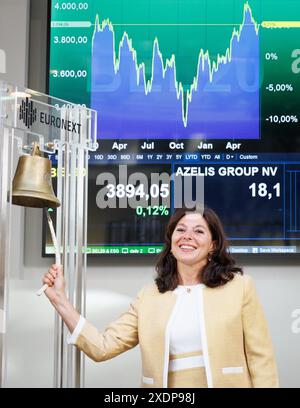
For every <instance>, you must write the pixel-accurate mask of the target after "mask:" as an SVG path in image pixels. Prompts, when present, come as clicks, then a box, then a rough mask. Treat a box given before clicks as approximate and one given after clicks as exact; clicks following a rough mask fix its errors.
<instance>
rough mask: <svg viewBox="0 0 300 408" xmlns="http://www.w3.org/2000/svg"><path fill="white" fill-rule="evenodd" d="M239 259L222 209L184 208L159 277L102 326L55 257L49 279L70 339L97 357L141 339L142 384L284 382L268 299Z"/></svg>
mask: <svg viewBox="0 0 300 408" xmlns="http://www.w3.org/2000/svg"><path fill="white" fill-rule="evenodd" d="M234 265H235V262H234V260H233V259H232V257H231V256H230V254H229V253H228V251H227V246H226V242H225V237H224V232H223V228H222V225H221V223H220V220H219V218H218V217H217V215H216V214H215V213H214V212H213V211H212V210H211V209H205V210H204V212H203V214H201V213H200V212H197V211H188V210H185V209H178V210H176V211H175V212H174V214H173V215H172V217H171V218H170V221H169V224H168V226H167V230H166V236H165V245H164V249H163V251H162V252H161V254H160V256H159V258H158V262H157V265H156V271H157V277H156V280H155V284H153V285H149V286H146V287H144V288H143V289H142V290H141V291H140V292H139V294H138V296H137V298H136V299H135V300H134V301H133V302H132V304H131V305H130V308H129V310H128V311H127V312H125V313H124V314H122V315H121V316H120V317H119V319H117V320H116V321H114V322H113V323H111V324H110V325H109V326H108V327H107V328H106V330H105V331H104V332H103V333H99V332H98V330H97V329H96V328H95V327H94V326H92V325H91V324H90V323H89V322H87V321H86V320H85V319H84V318H83V317H82V316H80V315H79V314H78V312H77V311H76V310H75V309H74V308H73V306H72V305H71V304H70V302H69V301H68V300H67V298H66V295H65V291H64V279H63V275H62V270H61V268H59V267H58V266H56V265H52V267H51V268H50V269H49V271H48V273H47V274H46V275H45V276H44V279H43V282H44V283H47V284H48V285H49V288H48V289H47V290H46V292H45V293H46V295H47V297H48V298H49V299H50V301H51V302H52V304H53V305H54V307H55V308H56V310H57V311H58V313H59V314H60V315H61V316H62V318H63V320H64V322H65V324H66V325H67V327H68V329H69V330H70V332H71V333H72V335H71V337H70V340H69V342H70V343H71V344H75V345H76V346H77V347H79V349H80V350H82V351H83V352H84V353H85V354H87V355H88V356H89V357H90V358H92V359H93V360H94V361H104V360H108V359H110V358H112V357H115V356H117V355H119V354H120V353H123V352H124V351H126V350H129V349H131V348H133V347H135V346H136V345H137V344H139V345H140V349H141V356H142V370H143V374H142V387H158V388H161V387H170V388H174V387H209V388H211V387H278V378H277V370H276V363H275V360H274V355H273V350H272V344H271V340H270V336H269V332H268V327H267V323H266V320H265V317H264V314H263V310H262V307H261V305H260V303H259V301H258V298H257V295H256V292H255V288H254V286H253V283H252V280H251V278H250V277H249V276H243V272H242V270H241V268H238V267H236V266H234Z"/></svg>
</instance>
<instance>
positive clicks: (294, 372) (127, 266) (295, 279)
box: [0, 0, 300, 387]
mask: <svg viewBox="0 0 300 408" xmlns="http://www.w3.org/2000/svg"><path fill="white" fill-rule="evenodd" d="M45 3H46V2H45V1H44V0H35V1H33V2H32V8H31V17H32V19H33V22H32V26H31V28H32V32H31V39H32V41H33V43H34V47H33V48H31V52H30V59H31V64H30V75H29V78H30V83H29V85H30V86H31V87H32V88H33V89H37V90H40V91H45V82H44V80H45V64H44V62H42V61H44V57H45V41H46V31H45V30H46V22H45V10H46V8H45ZM0 10H1V12H0V49H4V50H5V51H6V53H7V71H8V72H7V74H6V76H5V77H6V78H9V80H10V81H11V82H15V81H16V82H17V83H19V84H25V83H26V67H27V57H28V48H27V40H26V39H27V38H28V28H29V26H28V21H27V16H28V12H29V8H28V1H26V0H0ZM16 22H17V24H16ZM0 68H1V66H0ZM0 77H1V74H0ZM41 222H42V212H41V210H36V209H28V210H26V220H25V234H24V235H22V231H21V230H20V229H19V227H17V225H15V226H14V232H15V234H16V236H20V237H21V241H20V242H18V241H16V242H17V244H16V247H15V254H14V257H15V258H16V259H15V261H16V262H17V263H18V262H19V261H20V262H21V263H22V267H23V270H22V268H21V267H20V269H18V268H17V267H16V268H15V270H14V274H13V276H12V279H11V284H10V315H9V325H8V336H9V339H10V342H9V349H8V354H9V355H8V378H7V386H9V387H17V386H18V387H51V386H52V373H53V368H52V367H53V311H52V309H51V306H50V305H49V304H48V302H47V301H46V299H45V298H37V297H35V295H34V291H35V289H37V288H38V287H39V286H40V283H41V277H42V274H43V273H44V272H45V271H46V269H47V267H48V265H49V264H50V261H51V260H49V259H43V258H42V257H41V256H40V253H41V236H42V232H41ZM19 224H20V225H21V224H22V220H21V221H20V222H19ZM23 245H24V254H23V252H22V250H21V249H20V248H22V247H23ZM18 260H19V261H18ZM239 261H240V263H241V264H242V266H244V269H245V272H246V273H248V274H250V275H252V276H253V278H254V281H255V283H256V286H257V290H258V293H259V295H260V298H261V301H262V303H263V306H264V308H265V312H266V316H267V319H268V321H269V324H270V330H271V334H272V338H273V342H274V348H275V352H276V356H277V361H278V366H279V373H280V379H281V386H283V387H300V347H299V340H300V319H299V318H298V320H297V316H299V317H300V294H299V293H300V291H299V288H300V269H299V257H295V256H294V257H288V256H285V257H284V256H278V257H275V256H273V257H265V256H263V257H256V258H247V257H240V258H239ZM153 266H154V262H153V259H146V260H145V259H141V258H138V259H135V260H132V259H124V258H121V260H120V259H119V258H118V257H115V256H114V257H111V258H93V259H89V263H88V276H87V317H88V319H89V320H91V322H93V323H94V324H96V325H97V326H98V327H99V328H100V329H102V328H104V327H105V325H106V324H107V323H108V322H110V321H111V320H112V319H114V318H116V317H117V316H118V315H119V314H120V313H121V312H122V311H123V310H124V309H125V308H126V307H127V304H128V302H129V300H130V299H131V298H132V297H134V296H135V294H136V293H137V291H138V290H139V289H140V288H141V287H142V286H143V285H144V284H145V283H147V282H149V281H151V279H152V276H153ZM20 271H21V272H20ZM297 311H298V312H297ZM293 313H294V317H293V316H292V315H293ZM298 313H299V314H298ZM124 373H126V374H124ZM139 377H140V360H139V353H138V349H134V350H132V351H130V352H128V353H125V354H124V355H122V356H119V357H117V358H115V359H113V360H111V361H108V362H105V363H101V364H99V363H98V364H96V363H93V362H91V361H90V360H88V359H86V386H89V387H138V386H139Z"/></svg>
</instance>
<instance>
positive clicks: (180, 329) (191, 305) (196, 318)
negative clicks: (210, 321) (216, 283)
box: [170, 283, 203, 354]
mask: <svg viewBox="0 0 300 408" xmlns="http://www.w3.org/2000/svg"><path fill="white" fill-rule="evenodd" d="M201 286H203V285H202V284H201V283H199V284H198V285H193V286H180V285H179V286H177V288H176V289H175V290H174V293H176V294H177V295H178V296H181V299H180V303H179V307H178V309H177V313H176V315H175V316H174V319H173V321H172V326H171V328H170V354H182V353H191V352H195V351H199V350H202V344H201V329H200V327H201V324H200V307H201V306H200V299H201Z"/></svg>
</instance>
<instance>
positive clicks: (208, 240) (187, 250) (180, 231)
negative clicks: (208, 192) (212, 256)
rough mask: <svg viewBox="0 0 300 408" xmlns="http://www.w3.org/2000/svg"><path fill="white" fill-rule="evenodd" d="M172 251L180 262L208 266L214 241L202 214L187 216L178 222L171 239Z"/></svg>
mask: <svg viewBox="0 0 300 408" xmlns="http://www.w3.org/2000/svg"><path fill="white" fill-rule="evenodd" d="M171 250H172V253H173V255H174V257H175V258H176V260H177V261H178V262H181V263H183V264H186V265H194V264H198V263H203V264H206V262H207V258H208V254H209V252H211V251H212V250H213V241H212V236H211V233H210V230H209V228H208V225H207V223H206V221H205V219H204V218H203V217H202V215H201V214H198V213H192V214H187V215H185V216H184V217H182V218H181V219H180V220H179V221H178V223H177V225H176V227H175V230H174V232H173V234H172V238H171Z"/></svg>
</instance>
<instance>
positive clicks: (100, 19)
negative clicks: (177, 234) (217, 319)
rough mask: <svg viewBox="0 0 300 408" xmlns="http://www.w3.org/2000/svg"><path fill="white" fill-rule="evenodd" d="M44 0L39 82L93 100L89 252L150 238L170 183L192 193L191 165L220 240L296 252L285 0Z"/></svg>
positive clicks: (295, 123) (298, 9) (151, 246)
mask: <svg viewBox="0 0 300 408" xmlns="http://www.w3.org/2000/svg"><path fill="white" fill-rule="evenodd" d="M50 10H51V14H50V24H49V27H50V28H49V30H50V32H49V86H48V93H49V94H51V95H53V96H56V97H59V98H63V99H66V100H70V101H72V102H73V103H78V104H85V105H86V106H88V107H91V108H93V109H96V110H97V111H98V133H97V138H98V143H99V148H98V150H97V151H96V152H90V158H89V176H88V177H89V204H88V248H87V251H88V252H89V253H93V254H149V253H158V252H160V251H161V248H162V243H163V235H164V229H165V225H166V223H167V221H168V219H169V217H170V214H171V213H172V212H173V211H174V208H175V207H176V206H179V205H180V204H178V201H180V200H178V197H179V196H180V195H181V197H182V203H183V204H187V203H186V202H185V199H186V198H185V195H184V191H189V194H190V202H193V201H194V202H197V199H198V198H197V197H198V196H197V191H196V190H197V185H198V184H197V182H196V181H195V179H197V178H200V179H201V180H202V183H203V184H204V185H203V184H202V186H201V188H202V189H204V190H201V191H202V193H203V191H204V195H203V197H204V203H205V205H207V206H209V207H211V208H213V209H214V210H215V211H216V212H217V213H218V215H219V216H220V218H221V220H222V222H223V225H224V228H225V232H226V234H227V237H228V238H229V242H230V250H231V252H233V253H298V252H300V245H299V240H300V225H299V224H300V211H299V208H300V206H299V202H300V197H299V191H300V174H299V172H300V122H299V120H300V100H299V92H300V41H299V38H300V37H299V34H300V22H299V21H297V20H299V18H298V17H297V16H299V15H300V3H299V1H298V0H277V1H274V0H249V1H248V2H246V1H244V0H184V1H183V0H114V1H112V0H87V1H61V0H53V1H50ZM53 163H54V164H55V157H53ZM53 176H54V178H55V171H54V172H53ZM178 178H180V181H181V182H182V183H183V185H184V186H183V187H182V189H181V190H180V191H179V193H178V192H177V193H176V194H177V195H176V197H175V189H176V187H175V181H174V180H175V179H178ZM189 183H190V184H189ZM188 185H190V188H188ZM46 235H47V234H46ZM44 252H45V254H50V253H53V248H52V245H51V238H50V235H49V234H48V235H47V236H46V239H45V248H44Z"/></svg>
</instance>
